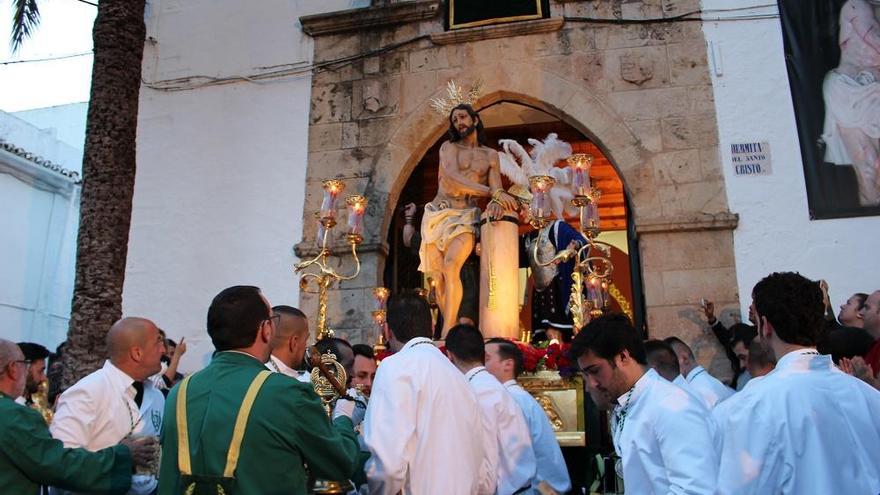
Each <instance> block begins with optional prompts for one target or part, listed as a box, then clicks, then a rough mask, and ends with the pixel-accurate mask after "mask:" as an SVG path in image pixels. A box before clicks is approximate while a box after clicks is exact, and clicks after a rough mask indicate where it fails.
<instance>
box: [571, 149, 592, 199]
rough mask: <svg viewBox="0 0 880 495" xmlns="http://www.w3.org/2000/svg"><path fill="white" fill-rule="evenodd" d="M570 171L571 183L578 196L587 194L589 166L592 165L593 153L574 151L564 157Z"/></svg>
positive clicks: (588, 191)
mask: <svg viewBox="0 0 880 495" xmlns="http://www.w3.org/2000/svg"><path fill="white" fill-rule="evenodd" d="M566 161H567V162H568V165H569V167H570V168H571V172H572V176H573V177H572V185H573V186H574V187H575V191H576V194H577V195H578V196H587V195H589V193H590V167H591V166H592V165H593V155H590V154H587V153H575V154H574V155H571V156H570V157H568V158H566Z"/></svg>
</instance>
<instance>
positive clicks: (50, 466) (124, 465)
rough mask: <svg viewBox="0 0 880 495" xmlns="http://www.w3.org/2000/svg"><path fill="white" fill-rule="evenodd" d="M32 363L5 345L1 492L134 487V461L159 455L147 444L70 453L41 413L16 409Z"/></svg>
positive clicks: (0, 383)
mask: <svg viewBox="0 0 880 495" xmlns="http://www.w3.org/2000/svg"><path fill="white" fill-rule="evenodd" d="M29 364H30V363H29V362H28V361H27V360H26V359H25V356H24V354H23V353H22V352H21V350H20V349H19V347H18V346H17V345H15V344H13V343H12V342H10V341H8V340H4V339H0V487H2V491H3V493H14V494H16V495H36V494H37V493H40V484H52V485H55V486H61V487H64V488H67V489H72V490H82V491H87V492H89V493H114V494H122V493H125V492H126V491H128V488H129V486H130V485H131V471H132V461H133V460H134V461H136V462H137V463H143V462H144V460H145V459H146V457H147V456H146V455H145V454H147V453H149V452H152V451H153V450H154V448H155V447H154V446H152V445H148V443H149V442H148V441H144V440H138V441H134V440H131V439H129V440H126V441H125V442H124V444H122V445H116V446H114V447H109V448H106V449H103V450H100V451H98V452H89V451H86V450H84V449H68V448H65V447H64V446H63V445H62V444H61V442H60V441H58V440H55V439H53V438H52V437H51V436H50V435H49V430H48V428H47V426H46V423H45V421H43V418H42V417H41V416H40V414H39V413H37V412H36V411H34V410H32V409H30V408H29V407H26V406H22V405H21V404H17V403H15V399H16V398H17V397H19V396H20V395H21V394H22V393H23V392H24V388H25V384H26V382H27V379H28V366H29Z"/></svg>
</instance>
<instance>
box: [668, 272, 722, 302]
mask: <svg viewBox="0 0 880 495" xmlns="http://www.w3.org/2000/svg"><path fill="white" fill-rule="evenodd" d="M662 277H663V295H664V297H665V299H666V301H665V302H666V304H699V301H700V298H701V297H705V298H707V299H709V300H711V301H726V300H730V299H733V296H734V294H735V292H736V272H735V270H734V268H733V267H723V268H703V269H700V270H670V271H665V272H663V273H662Z"/></svg>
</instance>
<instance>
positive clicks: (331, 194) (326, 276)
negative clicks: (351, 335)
mask: <svg viewBox="0 0 880 495" xmlns="http://www.w3.org/2000/svg"><path fill="white" fill-rule="evenodd" d="M321 184H322V186H323V188H324V199H323V202H322V203H321V211H320V212H319V213H318V234H317V238H316V240H317V242H318V246H319V249H318V254H317V255H316V256H315V257H314V258H312V259H309V260H305V261H301V262H299V263H297V264H296V265H295V267H294V273H297V274H301V275H302V276H301V278H300V281H299V287H300V290H302V291H303V292H307V293H310V294H318V320H317V324H316V328H315V339H316V340H321V339H323V338H325V337H328V336H333V330H332V329H330V328H329V327H328V326H327V293H328V290H329V289H330V287H331V286H332V285H333V284H334V283H336V282H339V281H341V280H352V279H354V278H355V277H357V276H358V274H360V272H361V261H360V259H359V258H358V254H357V247H358V245H359V244H360V243H361V242H363V228H364V226H363V223H364V212H365V211H366V208H367V198H365V197H363V196H361V195H359V194H355V195H352V196H349V197H348V198H346V200H345V203H346V205H347V207H348V230H347V231H346V234H345V240H346V242H347V243H348V245H349V246H350V247H351V256H352V258H353V259H354V263H355V269H354V273H352V274H350V275H343V274H341V273H339V272H337V271H336V270H335V269H334V268H333V267H331V266H330V264H329V263H328V260H329V258H330V256H331V254H332V253H331V250H330V246H328V239H330V233H331V231H332V230H333V228H334V227H336V206H337V201H338V198H339V194H340V193H342V191H344V190H345V184H344V183H343V182H342V181H340V180H337V179H327V180H324V181H322V183H321ZM309 267H315V268H316V271H315V272H306V269H308V268H309Z"/></svg>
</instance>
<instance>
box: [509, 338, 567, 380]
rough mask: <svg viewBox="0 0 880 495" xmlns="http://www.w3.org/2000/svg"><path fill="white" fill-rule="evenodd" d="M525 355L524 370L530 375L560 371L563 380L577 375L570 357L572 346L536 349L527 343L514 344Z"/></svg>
mask: <svg viewBox="0 0 880 495" xmlns="http://www.w3.org/2000/svg"><path fill="white" fill-rule="evenodd" d="M514 343H515V344H516V345H517V347H519V350H520V351H521V352H522V354H523V369H524V370H525V371H526V372H528V373H535V372H537V371H543V370H556V371H559V376H561V377H563V378H568V377H571V376H573V375H574V374H575V367H574V365H573V364H572V362H571V359H569V357H568V351H569V349H570V348H571V344H558V343H555V342H554V343H553V344H549V345H546V344H544V345H546V347H536V346H532V345H529V344H526V343H525V342H514Z"/></svg>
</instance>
